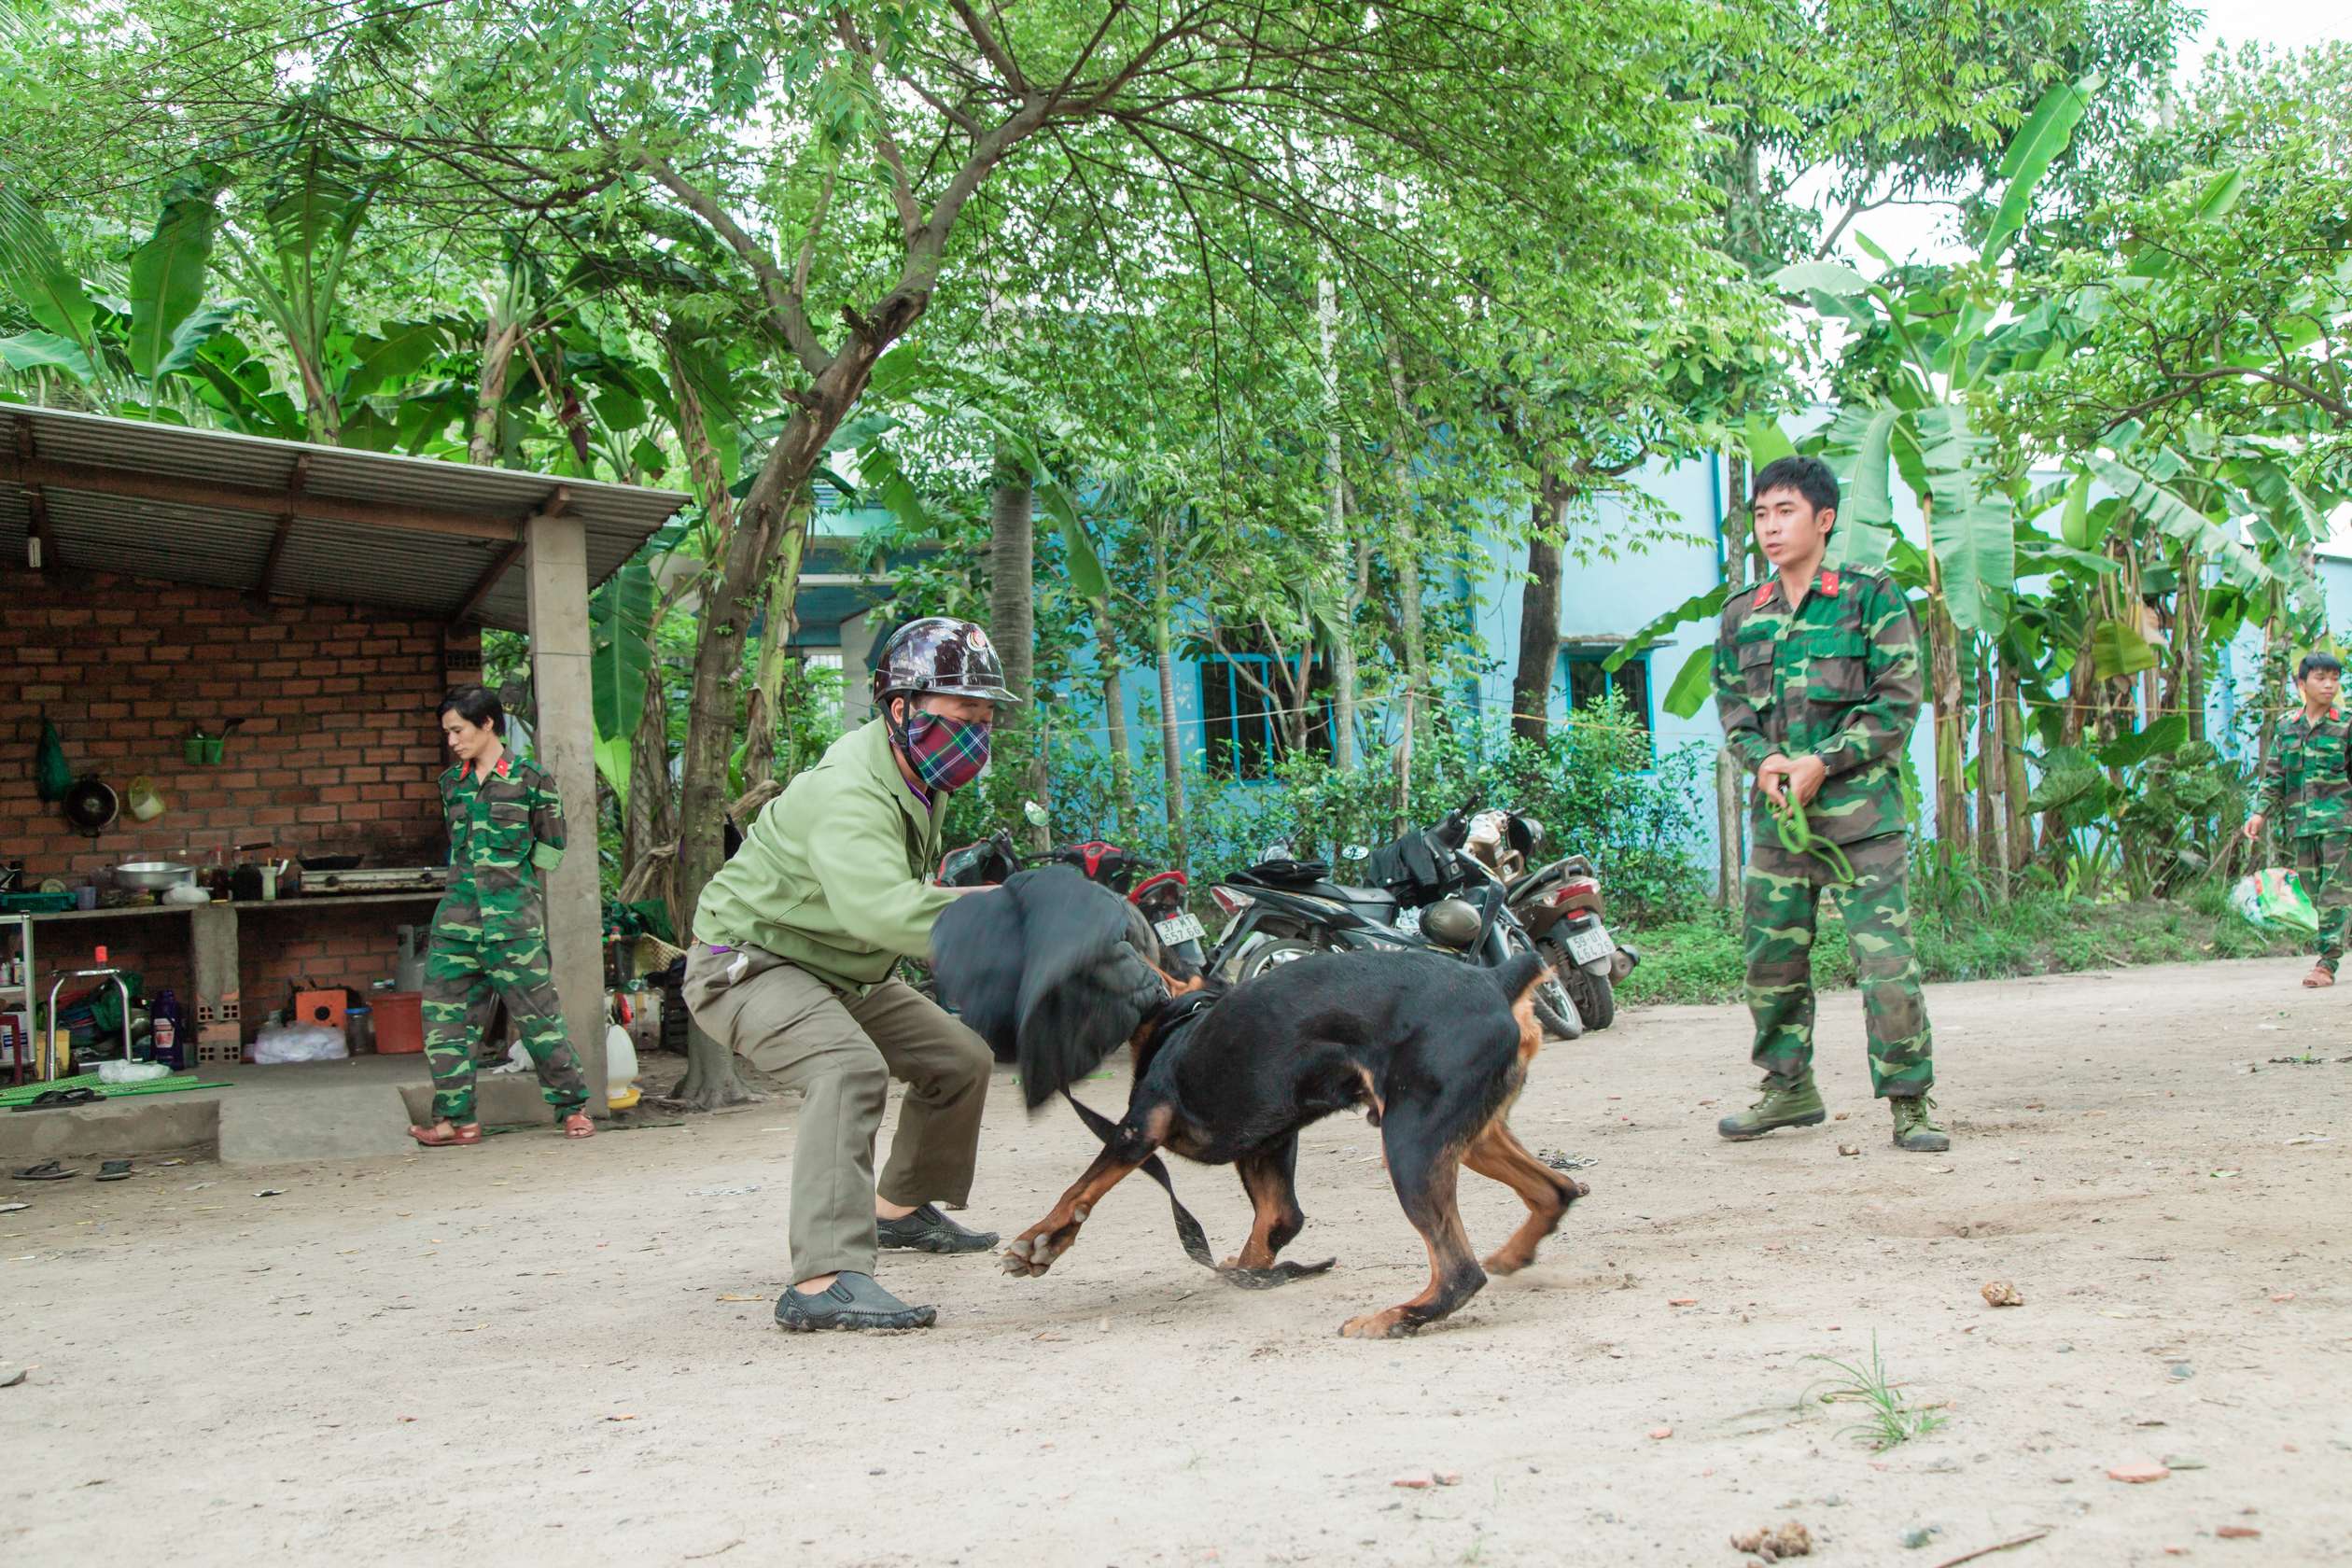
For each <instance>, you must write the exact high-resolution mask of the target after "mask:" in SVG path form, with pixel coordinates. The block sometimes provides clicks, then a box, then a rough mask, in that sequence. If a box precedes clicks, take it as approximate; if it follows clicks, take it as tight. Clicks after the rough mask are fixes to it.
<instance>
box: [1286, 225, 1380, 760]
mask: <svg viewBox="0 0 2352 1568" xmlns="http://www.w3.org/2000/svg"><path fill="white" fill-rule="evenodd" d="M1329 263H1330V258H1329V256H1328V255H1326V256H1325V257H1324V266H1323V271H1322V272H1320V273H1317V274H1316V277H1315V326H1316V334H1317V339H1318V346H1319V348H1320V350H1321V355H1322V359H1323V497H1324V502H1323V505H1324V516H1325V519H1326V521H1328V523H1329V524H1330V526H1331V539H1330V546H1329V547H1330V548H1331V549H1332V550H1334V551H1336V552H1337V554H1338V559H1339V568H1340V581H1341V582H1342V583H1343V584H1344V585H1345V586H1343V587H1342V588H1341V589H1340V592H1339V603H1340V611H1339V617H1338V620H1339V625H1338V635H1337V637H1334V638H1333V639H1332V643H1333V646H1332V650H1331V675H1332V684H1333V686H1334V687H1335V688H1336V691H1335V693H1334V700H1333V703H1332V708H1333V713H1332V726H1331V732H1332V733H1331V761H1332V763H1333V765H1334V766H1336V767H1337V768H1339V769H1340V770H1341V771H1342V772H1344V771H1346V770H1347V769H1349V768H1351V767H1353V766H1354V765H1355V721H1356V689H1355V688H1356V651H1355V611H1356V607H1357V606H1358V605H1359V604H1361V603H1363V602H1364V598H1363V590H1362V589H1361V588H1359V587H1358V586H1357V584H1358V582H1360V581H1362V579H1363V578H1364V576H1365V573H1366V572H1367V571H1368V570H1369V561H1368V558H1367V557H1366V555H1365V552H1364V550H1363V548H1362V547H1361V545H1360V544H1358V545H1357V546H1356V547H1354V548H1351V544H1350V540H1349V539H1348V479H1347V471H1346V467H1345V463H1344V461H1343V459H1344V458H1345V456H1346V454H1347V441H1346V439H1345V437H1344V436H1343V435H1342V434H1341V432H1340V429H1339V357H1338V335H1339V291H1338V288H1337V286H1336V285H1335V284H1334V283H1333V281H1332V276H1331V268H1330V264H1329ZM1309 626H1310V627H1311V626H1312V622H1311V620H1310V621H1309ZM1309 640H1310V641H1311V632H1310V635H1309ZM1301 684H1302V686H1303V684H1304V682H1302V683H1301ZM1300 696H1301V698H1302V701H1301V702H1300V704H1299V706H1300V707H1305V706H1306V703H1305V702H1304V700H1303V699H1304V697H1305V693H1304V692H1303V691H1302V692H1301V693H1300Z"/></svg>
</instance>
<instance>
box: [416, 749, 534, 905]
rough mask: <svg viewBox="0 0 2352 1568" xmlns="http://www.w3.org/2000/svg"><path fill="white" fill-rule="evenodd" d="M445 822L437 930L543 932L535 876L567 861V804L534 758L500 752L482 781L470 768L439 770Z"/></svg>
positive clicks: (442, 812) (442, 811)
mask: <svg viewBox="0 0 2352 1568" xmlns="http://www.w3.org/2000/svg"><path fill="white" fill-rule="evenodd" d="M441 814H442V815H443V817H445V818H446V819H448V822H449V892H448V895H447V896H446V897H444V898H443V899H442V900H441V908H439V909H438V910H436V911H435V912H434V915H433V925H434V929H436V930H447V931H452V932H453V933H455V934H459V935H473V934H480V935H483V936H488V937H494V938H509V937H528V936H536V935H540V934H543V933H544V932H545V931H546V930H547V911H546V904H545V902H544V900H543V898H542V896H541V893H540V889H539V873H540V872H543V871H553V870H554V869H555V868H556V867H557V866H558V865H560V864H562V863H563V860H564V803H563V800H562V798H561V797H560V796H558V795H557V794H556V792H555V780H553V778H550V777H548V776H547V775H546V773H545V772H544V771H542V770H541V769H540V768H539V765H538V764H537V763H526V762H522V761H520V760H518V759H516V758H514V757H511V756H502V757H500V758H499V759H498V765H497V767H496V768H494V769H493V770H492V771H491V774H490V777H487V778H477V777H474V772H473V770H472V769H471V768H469V767H465V766H462V765H460V766H458V767H454V768H451V769H450V770H449V771H448V772H447V773H444V774H442V775H441Z"/></svg>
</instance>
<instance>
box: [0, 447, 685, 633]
mask: <svg viewBox="0 0 2352 1568" xmlns="http://www.w3.org/2000/svg"><path fill="white" fill-rule="evenodd" d="M28 464H29V465H30V467H28V466H27V465H28ZM298 466H299V467H300V470H301V476H302V483H301V493H300V496H299V497H297V498H296V499H295V500H294V502H293V504H292V507H291V515H292V516H293V518H294V525H293V527H292V528H291V530H290V531H289V532H288V533H287V541H286V546H285V548H284V550H283V551H282V552H281V553H280V554H279V558H278V562H277V567H276V571H275V573H274V576H273V580H272V587H273V592H276V593H278V594H283V595H294V596H298V597H303V598H315V599H328V600H335V601H340V602H343V603H347V604H364V605H377V606H382V607H385V608H386V609H399V610H403V611H406V612H409V613H412V614H416V615H424V616H432V617H437V618H444V619H445V618H449V617H452V616H454V615H455V613H456V612H457V610H458V609H460V608H461V607H462V606H463V605H464V604H465V602H466V600H467V598H468V597H469V595H471V594H472V592H473V590H474V587H475V585H476V584H477V583H478V582H480V581H482V578H483V574H484V573H485V572H487V571H488V570H490V569H491V567H494V566H495V565H496V564H497V561H498V560H499V558H500V557H501V556H502V555H504V554H505V553H507V551H508V549H509V547H510V545H511V542H512V540H513V539H514V538H515V536H516V534H517V532H518V530H519V528H520V526H521V525H522V523H523V521H524V519H525V518H527V517H529V516H530V515H532V514H533V513H534V512H536V511H539V510H540V509H541V508H542V507H543V506H544V505H545V504H546V503H547V502H548V500H549V498H550V497H553V495H554V493H555V491H556V489H557V487H558V486H560V487H562V489H563V490H564V491H565V492H566V495H567V501H566V506H565V515H567V516H568V517H573V518H577V519H579V520H580V521H581V524H582V525H583V526H584V530H585V532H586V535H587V541H588V579H589V581H590V582H591V583H592V584H594V583H597V582H601V581H604V580H605V579H606V578H607V577H609V576H610V575H611V574H612V573H613V571H614V570H616V569H617V568H618V567H620V566H621V564H622V563H623V561H625V560H627V559H628V558H629V556H630V555H631V554H632V553H634V552H635V551H636V550H637V546H638V545H639V544H641V543H643V542H644V540H645V539H646V537H647V536H648V535H650V534H651V533H652V532H653V531H654V530H655V529H657V528H659V527H660V526H661V525H662V524H663V523H664V522H665V521H667V520H668V518H669V517H670V515H671V514H672V513H674V512H676V511H678V510H679V508H680V507H682V506H684V505H685V504H686V502H687V497H684V496H682V495H679V494H678V493H677V492H675V491H670V490H647V489H640V488H638V487H637V486H634V485H627V484H603V483H596V482H595V481H593V480H581V479H558V478H553V477H551V476H549V475H545V474H534V473H525V472H520V471H518V470H516V469H483V468H474V467H471V466H469V465H467V464H463V463H445V462H441V461H438V460H436V459H433V458H427V457H400V456H393V455H386V454H384V453H379V452H357V451H351V450H348V449H345V448H341V447H331V446H313V445H309V444H306V443H304V442H301V441H271V440H266V439H263V438H261V437H257V436H244V435H237V434H234V433H231V432H229V431H224V430H197V429H189V428H188V427H184V426H176V425H153V424H148V423H146V422H144V421H140V420H133V419H114V418H109V417H106V416H104V415H99V414H88V413H66V412H64V411H63V410H58V409H38V408H30V407H26V406H23V405H21V404H8V403H0V550H7V551H9V552H10V553H11V555H10V558H11V559H14V560H19V561H21V560H23V559H24V548H25V536H26V533H27V531H28V529H29V528H30V526H31V524H32V515H33V513H32V506H31V503H30V500H29V498H28V497H27V494H26V488H25V485H24V483H23V481H24V480H25V479H26V478H28V477H30V478H34V479H37V480H38V481H39V482H40V483H39V493H40V496H41V497H42V501H43V504H44V506H45V508H46V511H47V512H48V518H49V533H50V538H51V548H52V550H53V551H54V553H55V556H56V560H55V561H54V562H53V563H52V564H53V565H61V566H64V567H81V568H87V569H90V570H94V571H110V572H121V573H125V574H128V575H132V576H138V577H149V578H158V579H161V580H163V581H173V582H195V583H203V584H207V585H210V586H213V587H218V588H231V589H242V590H248V591H249V590H253V589H257V588H259V586H260V585H261V578H262V571H263V567H264V564H265V563H266V562H267V561H268V559H269V553H270V547H271V543H272V541H273V539H275V537H276V535H277V529H278V524H279V521H280V519H281V518H282V517H283V516H285V515H286V514H287V503H286V501H285V497H286V496H287V494H288V491H289V488H290V486H291V485H292V483H293V481H294V478H295V475H296V473H297V471H298ZM122 486H128V487H131V488H133V489H140V490H143V491H144V492H145V493H141V494H133V495H125V494H121V493H119V487H122ZM257 493H259V494H257ZM525 599H526V593H525V581H524V576H523V572H522V570H521V567H520V563H517V564H516V565H514V566H512V567H509V568H508V570H507V571H506V572H505V573H504V575H503V576H502V577H501V578H500V579H499V581H497V584H496V585H495V586H494V587H493V588H492V589H491V590H490V592H489V593H488V594H487V595H485V596H484V597H483V601H482V603H481V605H480V607H479V609H478V610H477V611H476V613H477V615H478V616H479V617H480V619H481V620H483V622H484V623H487V624H490V625H493V626H505V627H509V628H511V629H515V630H520V629H522V628H523V626H524V622H525Z"/></svg>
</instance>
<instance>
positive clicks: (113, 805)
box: [65, 778, 122, 838]
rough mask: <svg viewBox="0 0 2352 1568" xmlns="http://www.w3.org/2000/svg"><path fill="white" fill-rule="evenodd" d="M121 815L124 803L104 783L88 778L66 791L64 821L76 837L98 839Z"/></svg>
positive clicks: (112, 788) (110, 787)
mask: <svg viewBox="0 0 2352 1568" xmlns="http://www.w3.org/2000/svg"><path fill="white" fill-rule="evenodd" d="M121 814H122V801H121V798H120V797H119V796H118V795H117V794H116V793H115V792H114V786H113V785H111V784H108V783H106V782H105V781H104V780H103V779H97V778H85V779H83V780H82V781H81V782H80V783H78V784H76V785H75V786H74V787H73V788H72V789H70V790H68V791H65V820H67V821H68V822H71V823H72V824H73V825H74V831H75V832H76V833H87V834H89V835H90V836H91V838H96V837H97V836H98V835H99V834H100V833H105V831H106V830H107V829H108V828H111V827H113V826H114V824H115V819H116V818H117V817H119V816H120V815H121Z"/></svg>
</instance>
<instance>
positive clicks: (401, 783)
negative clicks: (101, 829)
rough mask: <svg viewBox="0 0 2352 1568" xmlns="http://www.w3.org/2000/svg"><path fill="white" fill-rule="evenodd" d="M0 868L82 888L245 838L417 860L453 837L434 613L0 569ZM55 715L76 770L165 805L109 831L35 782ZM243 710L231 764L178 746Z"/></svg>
mask: <svg viewBox="0 0 2352 1568" xmlns="http://www.w3.org/2000/svg"><path fill="white" fill-rule="evenodd" d="M0 593H5V594H6V603H7V614H6V616H5V617H4V618H0V668H6V669H7V671H8V673H9V674H10V675H11V676H12V677H13V679H9V680H7V682H5V683H4V684H0V735H7V736H9V737H11V738H12V739H13V742H14V745H15V748H16V756H17V758H18V762H17V763H16V765H15V766H12V767H0V860H21V861H24V862H25V870H26V873H27V875H28V876H30V877H31V878H32V879H33V881H34V882H35V884H36V885H37V883H38V881H39V879H40V878H42V877H45V876H63V877H64V878H66V879H67V880H68V881H75V882H78V881H81V880H84V879H86V878H87V877H89V876H90V875H92V874H94V873H103V872H105V870H107V869H108V868H110V867H113V866H116V865H119V864H121V863H122V862H124V861H137V860H175V861H188V862H189V863H191V864H196V865H209V864H211V863H213V861H215V860H216V859H217V858H218V857H219V856H220V855H221V854H222V853H224V852H232V851H233V849H234V847H235V846H236V845H239V844H245V843H254V842H258V841H261V840H267V841H269V842H270V843H272V844H273V845H275V846H276V847H277V849H278V852H279V853H280V854H287V855H301V854H303V853H316V854H339V853H340V854H365V855H367V856H368V857H369V860H370V862H371V863H372V864H389V865H418V864H425V863H427V862H429V861H433V860H434V859H436V858H438V856H439V855H440V853H441V850H442V848H443V847H444V846H445V840H444V838H443V835H442V831H441V809H440V805H439V796H438V794H437V792H436V787H435V783H434V779H435V777H436V773H437V771H438V769H439V768H440V766H441V765H443V764H442V763H441V744H440V735H439V733H438V729H437V726H436V724H435V721H434V718H433V711H432V709H433V704H434V702H435V701H436V700H437V699H438V698H439V697H440V695H441V690H442V684H443V683H442V678H441V631H442V628H441V625H440V624H439V623H433V622H425V621H408V620H399V619H394V618H391V617H390V616H388V615H386V614H385V613H384V612H380V611H375V610H371V609H357V608H354V607H351V606H347V605H324V604H293V605H257V604H255V603H254V602H252V601H250V600H248V599H246V598H245V597H243V596H242V595H235V594H231V593H226V592H222V591H219V590H215V589H204V588H186V587H176V586H170V585H166V584H161V583H153V582H146V581H136V580H133V579H127V578H114V577H108V576H105V575H103V574H97V573H50V574H47V575H44V574H40V573H35V572H29V571H25V570H22V569H13V570H8V571H6V572H0ZM44 712H46V713H47V715H48V716H49V719H50V720H52V721H54V722H55V723H56V725H57V727H58V731H59V733H60V734H61V735H63V737H64V742H65V757H66V761H67V762H68V763H71V764H72V765H73V768H74V770H75V772H76V774H77V776H78V775H88V774H95V775H97V776H98V777H101V778H103V779H105V781H106V782H107V783H109V784H111V785H113V786H114V787H115V789H116V791H119V792H122V793H124V794H126V795H127V793H128V790H129V785H130V782H131V780H132V778H133V777H136V776H139V775H145V776H147V777H149V778H152V779H153V780H154V781H155V784H156V787H157V789H158V790H159V791H161V793H162V795H163V799H164V802H165V811H164V814H163V815H162V816H161V817H160V818H158V819H155V820H154V821H152V822H147V823H137V822H133V821H132V820H131V818H130V814H129V812H128V811H127V810H126V811H125V812H124V814H123V816H122V819H120V820H119V822H118V823H117V824H116V825H115V826H114V828H112V829H110V830H109V831H108V832H107V833H105V836H104V837H102V838H100V839H98V840H96V841H95V842H94V843H93V842H92V841H91V840H89V839H84V838H80V837H78V836H77V835H75V834H74V833H70V832H69V831H68V830H67V829H66V827H65V824H64V819H63V816H62V815H61V814H60V813H59V811H58V808H57V807H56V806H55V805H48V804H45V803H44V802H42V801H41V800H40V799H39V798H38V797H37V795H36V794H35V791H34V786H33V768H32V762H33V753H34V749H35V746H36V745H37V744H38V742H39V739H40V721H41V717H42V715H43V713H44ZM240 717H242V718H243V719H244V720H245V724H244V726H243V727H242V728H241V729H239V730H238V731H237V733H236V734H235V735H232V736H231V737H230V740H229V743H228V749H227V758H226V760H225V761H224V762H223V763H220V764H219V765H217V766H213V767H198V766H190V765H189V763H187V762H186V760H185V759H184V757H183V754H182V750H181V741H182V740H183V739H184V737H186V736H187V735H188V734H189V732H190V731H191V730H192V729H194V728H195V727H196V726H197V725H198V724H202V725H203V728H204V730H205V731H206V732H207V733H208V734H214V735H217V734H218V733H219V732H220V729H221V726H222V724H223V723H224V722H225V721H228V720H230V719H234V718H240Z"/></svg>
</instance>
